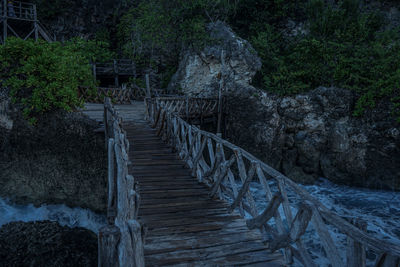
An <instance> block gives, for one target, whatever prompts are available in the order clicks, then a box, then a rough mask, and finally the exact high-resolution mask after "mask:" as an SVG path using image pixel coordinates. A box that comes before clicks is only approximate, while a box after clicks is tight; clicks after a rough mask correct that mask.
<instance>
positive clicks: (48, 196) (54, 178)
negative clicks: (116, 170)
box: [0, 99, 107, 212]
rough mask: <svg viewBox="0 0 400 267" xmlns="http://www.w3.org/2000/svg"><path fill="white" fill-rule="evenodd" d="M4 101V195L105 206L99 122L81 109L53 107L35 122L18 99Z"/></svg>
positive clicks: (0, 146) (0, 132)
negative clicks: (10, 102)
mask: <svg viewBox="0 0 400 267" xmlns="http://www.w3.org/2000/svg"><path fill="white" fill-rule="evenodd" d="M6 102H8V100H4V99H3V103H6ZM3 107H7V109H3V111H2V112H0V113H2V114H3V115H1V114H0V197H2V198H9V199H10V200H12V201H13V202H16V203H18V204H28V203H33V204H35V205H41V204H66V205H68V206H71V207H75V206H78V207H82V208H90V209H92V210H93V211H96V212H104V211H105V205H106V190H107V182H106V165H107V164H106V153H105V149H104V136H103V135H101V134H98V133H95V132H94V130H95V129H96V128H98V125H97V124H96V123H95V122H93V121H91V120H90V119H88V118H85V117H83V116H82V115H79V114H78V113H65V112H55V113H53V114H49V115H46V116H44V117H42V118H41V119H40V121H39V123H38V124H37V125H35V126H32V125H30V124H29V123H27V122H26V120H24V119H23V118H22V115H21V112H20V110H19V109H18V108H17V107H16V106H15V105H8V104H4V106H3Z"/></svg>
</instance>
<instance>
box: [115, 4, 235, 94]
mask: <svg viewBox="0 0 400 267" xmlns="http://www.w3.org/2000/svg"><path fill="white" fill-rule="evenodd" d="M230 2H231V1H229V0H217V1H216V0H195V1H187V0H172V1H162V0H149V1H141V2H140V3H139V4H137V5H136V6H134V7H133V8H131V9H130V10H129V11H128V12H127V13H126V14H125V15H124V16H123V17H122V19H121V22H120V24H119V27H118V29H119V30H118V32H119V33H118V36H119V40H120V43H121V44H122V49H123V51H124V54H125V56H128V57H130V58H132V59H133V60H134V61H135V63H136V64H137V65H138V66H139V67H142V68H152V69H156V70H157V71H158V73H159V74H161V76H162V79H163V81H162V84H163V85H164V86H165V84H167V81H166V80H167V79H169V78H170V77H171V76H172V75H171V72H172V71H173V70H174V69H176V68H177V66H178V63H179V55H180V52H181V51H182V49H187V48H190V49H193V50H197V51H198V50H201V49H202V48H203V47H204V45H205V44H206V43H208V42H209V41H210V40H209V38H208V34H207V33H206V25H207V23H208V22H211V21H215V20H218V19H221V20H224V19H225V18H226V17H227V15H228V13H229V12H230V10H231V8H232V4H231V3H230ZM232 2H233V1H232Z"/></svg>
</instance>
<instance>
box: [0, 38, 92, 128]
mask: <svg viewBox="0 0 400 267" xmlns="http://www.w3.org/2000/svg"><path fill="white" fill-rule="evenodd" d="M83 47H86V46H85V45H84V44H82V43H80V42H76V41H75V42H69V43H67V44H65V45H62V44H61V43H58V42H55V43H47V42H43V41H38V42H35V41H33V40H28V41H24V40H21V39H17V38H9V39H7V42H6V44H5V45H2V46H0V82H1V83H2V86H5V87H7V88H8V89H9V92H10V96H11V97H12V100H13V102H14V103H17V104H20V105H21V106H22V109H23V114H24V116H25V117H26V118H27V119H28V120H29V121H30V122H31V123H33V124H34V123H35V122H36V121H37V120H38V118H39V117H40V115H41V114H43V113H46V112H51V111H54V110H59V109H62V110H66V111H71V110H72V109H74V108H75V107H77V106H80V105H81V104H82V101H81V100H80V99H79V97H78V90H77V89H78V87H79V86H85V87H88V88H92V89H94V88H95V81H94V79H93V75H92V71H91V67H90V65H89V59H90V58H92V57H94V55H95V54H96V53H97V52H93V51H91V50H90V49H89V51H88V50H85V49H83Z"/></svg>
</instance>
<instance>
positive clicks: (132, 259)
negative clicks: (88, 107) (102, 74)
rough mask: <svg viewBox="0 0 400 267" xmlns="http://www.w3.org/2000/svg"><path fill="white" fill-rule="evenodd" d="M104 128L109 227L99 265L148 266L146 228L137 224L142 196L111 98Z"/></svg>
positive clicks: (102, 236)
mask: <svg viewBox="0 0 400 267" xmlns="http://www.w3.org/2000/svg"><path fill="white" fill-rule="evenodd" d="M104 129H105V140H106V148H107V154H108V202H107V221H108V225H107V226H104V227H102V228H101V229H100V231H99V266H104V267H106V266H144V248H143V240H142V238H143V235H142V227H141V225H140V223H139V222H138V221H137V215H138V211H139V205H140V196H139V193H138V190H137V182H136V181H135V179H134V177H133V176H132V175H129V172H128V166H129V165H130V161H129V157H128V153H129V148H130V147H129V141H128V139H127V134H126V132H125V130H124V129H123V128H122V118H121V116H120V115H119V114H118V112H117V111H116V110H115V108H114V107H113V106H112V104H111V99H110V98H106V99H105V103H104ZM117 263H119V265H118V264H117Z"/></svg>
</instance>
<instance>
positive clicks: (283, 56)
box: [236, 0, 400, 115]
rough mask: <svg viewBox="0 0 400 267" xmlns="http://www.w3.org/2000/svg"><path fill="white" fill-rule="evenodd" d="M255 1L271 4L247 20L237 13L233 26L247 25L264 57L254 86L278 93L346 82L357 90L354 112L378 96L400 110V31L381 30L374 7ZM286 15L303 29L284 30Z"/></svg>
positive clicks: (353, 2) (347, 1)
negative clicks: (372, 9)
mask: <svg viewBox="0 0 400 267" xmlns="http://www.w3.org/2000/svg"><path fill="white" fill-rule="evenodd" d="M244 2H254V1H250V0H246V1H244ZM256 2H258V3H260V2H261V3H264V8H265V7H268V6H269V7H270V9H269V10H271V11H270V13H268V12H267V13H268V14H260V13H255V14H256V15H255V16H254V17H253V19H252V22H251V23H248V24H245V23H244V22H243V19H241V18H238V20H237V22H238V23H236V27H237V28H238V31H239V32H245V31H244V29H245V30H246V31H247V30H248V33H247V36H246V37H247V38H248V39H250V40H251V42H252V44H253V46H254V47H255V49H256V50H257V51H258V53H259V55H260V56H261V58H262V61H263V67H262V70H261V75H260V77H259V79H258V84H257V85H258V86H260V87H262V88H265V89H266V90H271V91H274V92H277V93H279V94H282V95H288V94H296V93H300V92H305V91H308V90H311V89H314V88H316V87H318V86H337V87H342V88H348V89H351V90H353V91H355V92H356V93H357V94H358V96H359V98H358V101H357V103H356V107H355V110H354V115H361V114H363V111H364V110H365V108H374V107H375V105H376V102H377V101H379V100H380V99H389V100H391V101H392V103H393V104H394V107H395V110H394V112H396V113H398V112H399V111H398V110H399V109H398V107H399V97H400V91H399V90H400V89H399V85H400V84H399V83H400V80H399V78H400V76H399V74H400V61H399V59H400V58H399V57H400V42H399V37H400V36H399V33H398V31H396V30H385V28H386V25H387V23H386V22H385V21H384V19H383V17H382V16H381V15H380V14H379V13H378V12H376V11H374V12H370V11H365V10H363V9H362V8H361V5H360V1H358V0H342V1H339V2H338V4H337V5H332V4H327V3H325V1H323V0H310V1H308V2H307V3H305V4H301V3H298V2H299V1H285V2H283V1H256ZM248 4H249V3H248ZM246 6H250V7H251V8H256V7H253V6H252V5H246ZM271 6H272V8H271ZM295 7H296V8H295ZM243 9H245V7H243ZM247 9H249V8H247ZM245 10H246V9H245ZM274 10H275V11H274ZM250 11H251V10H247V12H250ZM245 12H246V11H245ZM287 16H291V17H292V18H293V19H298V20H299V21H301V22H302V23H303V25H304V26H303V29H302V30H303V32H302V33H297V34H294V35H290V34H288V33H287V32H285V31H284V30H285V29H284V28H285V27H286V24H287V19H286V18H287ZM396 109H397V111H396Z"/></svg>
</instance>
